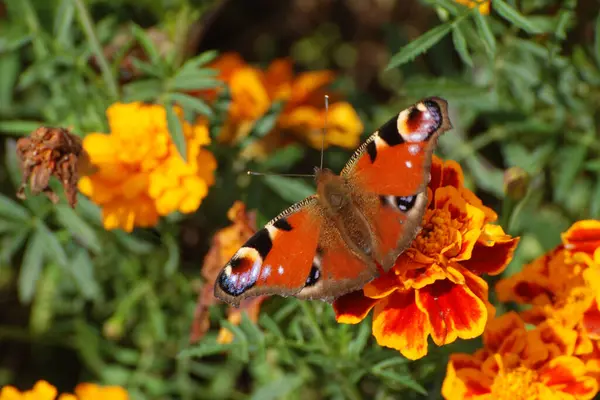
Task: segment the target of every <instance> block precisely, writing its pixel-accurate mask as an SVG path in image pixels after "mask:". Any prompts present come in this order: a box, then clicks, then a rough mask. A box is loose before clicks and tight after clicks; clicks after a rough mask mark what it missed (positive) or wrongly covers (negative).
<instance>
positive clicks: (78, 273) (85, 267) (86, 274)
mask: <svg viewBox="0 0 600 400" xmlns="http://www.w3.org/2000/svg"><path fill="white" fill-rule="evenodd" d="M69 270H70V271H71V275H72V276H73V278H74V279H75V282H76V283H77V286H78V287H79V290H80V291H81V294H82V295H83V297H84V298H86V299H88V300H94V299H97V298H98V296H99V294H100V287H99V286H98V284H97V283H96V280H95V278H94V264H93V263H92V260H91V259H90V256H89V255H88V253H87V251H85V250H84V249H78V250H77V251H76V253H75V256H74V257H73V259H72V260H71V263H70V265H69Z"/></svg>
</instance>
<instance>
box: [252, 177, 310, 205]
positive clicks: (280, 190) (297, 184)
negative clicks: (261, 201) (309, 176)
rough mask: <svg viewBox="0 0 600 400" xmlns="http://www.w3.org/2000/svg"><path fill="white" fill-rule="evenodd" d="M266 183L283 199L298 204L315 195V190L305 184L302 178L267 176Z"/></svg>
mask: <svg viewBox="0 0 600 400" xmlns="http://www.w3.org/2000/svg"><path fill="white" fill-rule="evenodd" d="M263 178H264V182H265V184H266V185H267V186H269V187H270V188H271V189H272V190H273V191H274V192H275V193H277V194H278V195H279V196H280V197H281V198H282V199H284V200H287V201H290V202H297V201H300V200H302V199H305V198H307V197H308V196H311V195H313V194H314V192H315V189H314V188H312V187H311V186H310V185H308V184H307V183H306V182H303V181H302V180H301V178H286V177H283V176H276V175H267V176H265V177H263Z"/></svg>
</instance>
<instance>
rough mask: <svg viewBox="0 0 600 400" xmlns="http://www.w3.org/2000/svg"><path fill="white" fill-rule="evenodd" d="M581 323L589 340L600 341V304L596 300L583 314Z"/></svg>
mask: <svg viewBox="0 0 600 400" xmlns="http://www.w3.org/2000/svg"><path fill="white" fill-rule="evenodd" d="M582 323H583V327H584V329H585V331H586V333H587V335H588V336H589V337H590V339H594V340H600V304H598V302H597V300H594V302H593V303H592V305H591V306H590V308H588V309H587V311H586V312H585V313H584V314H583V321H582Z"/></svg>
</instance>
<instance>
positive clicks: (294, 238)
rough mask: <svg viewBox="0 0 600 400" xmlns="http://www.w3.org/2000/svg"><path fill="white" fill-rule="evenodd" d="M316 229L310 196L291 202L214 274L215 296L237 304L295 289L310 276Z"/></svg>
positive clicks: (314, 205) (316, 218) (314, 202)
mask: <svg viewBox="0 0 600 400" xmlns="http://www.w3.org/2000/svg"><path fill="white" fill-rule="evenodd" d="M320 229H321V219H320V218H319V214H318V211H317V200H316V198H315V197H314V196H312V197H309V198H307V199H305V200H304V201H302V202H300V203H296V204H294V205H293V206H292V207H290V208H289V209H287V210H286V211H284V212H283V213H281V214H280V215H279V216H278V217H276V218H275V219H273V220H272V221H271V222H269V223H268V224H267V225H265V227H264V228H263V229H261V230H259V231H258V232H256V233H255V234H254V235H253V236H252V237H251V238H250V239H248V241H247V242H246V243H245V244H244V245H243V246H242V248H240V249H239V250H238V251H237V252H236V253H235V255H234V256H233V257H232V258H231V260H230V261H229V262H228V263H227V265H226V266H225V267H224V268H223V270H222V271H221V272H220V274H219V276H218V277H217V280H216V283H215V296H216V297H218V298H219V299H221V300H223V301H225V302H227V303H230V304H236V305H237V304H239V302H240V301H241V300H242V299H244V298H246V297H252V296H258V295H266V294H278V295H282V296H289V295H294V294H296V293H298V292H299V291H300V290H301V289H302V288H303V287H304V286H305V285H306V282H307V280H308V277H309V276H310V273H311V268H312V265H313V259H314V258H315V255H316V250H317V242H318V240H319V236H320Z"/></svg>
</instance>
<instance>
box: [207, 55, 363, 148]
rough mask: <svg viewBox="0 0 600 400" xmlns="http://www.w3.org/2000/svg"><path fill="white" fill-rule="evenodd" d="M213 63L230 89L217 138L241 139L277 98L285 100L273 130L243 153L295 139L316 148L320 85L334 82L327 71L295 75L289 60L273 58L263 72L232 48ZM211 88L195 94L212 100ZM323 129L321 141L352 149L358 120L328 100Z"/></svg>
mask: <svg viewBox="0 0 600 400" xmlns="http://www.w3.org/2000/svg"><path fill="white" fill-rule="evenodd" d="M212 67H213V68H215V69H217V70H219V78H220V79H222V80H223V81H225V82H226V83H227V84H228V85H229V88H230V92H231V105H230V108H229V116H228V119H227V121H226V122H225V124H224V125H223V127H222V129H221V132H220V133H219V141H221V142H223V143H228V144H233V143H238V142H240V141H241V140H243V139H244V138H246V137H247V135H248V134H249V132H250V131H251V130H252V129H253V128H254V125H255V123H256V122H257V121H258V120H259V119H260V118H261V117H262V116H263V115H264V114H265V113H266V112H267V110H268V109H269V108H270V107H271V106H272V105H273V103H274V102H276V101H282V102H284V103H285V105H284V108H283V110H282V112H281V114H280V115H279V118H278V120H277V121H276V123H275V125H274V128H273V129H272V131H270V132H268V133H267V134H266V136H265V137H263V138H262V139H260V140H258V141H257V142H255V143H254V144H253V145H252V146H251V147H250V148H249V149H248V150H247V151H245V152H244V154H245V155H246V156H248V157H261V156H264V155H266V154H268V153H269V152H270V151H272V150H273V149H275V148H278V147H281V146H284V145H286V144H288V143H290V142H292V141H293V139H294V138H295V139H299V140H302V141H306V142H307V143H308V144H309V145H311V146H313V147H315V148H320V147H321V134H322V129H323V126H324V119H325V110H324V107H323V102H324V95H325V93H326V92H325V90H324V88H325V86H327V85H328V84H330V83H331V82H332V81H333V79H334V74H333V73H332V72H330V71H314V72H306V73H302V74H299V75H298V76H294V73H293V71H292V63H291V61H290V60H288V59H278V60H275V61H273V62H272V63H271V64H270V65H269V67H268V68H267V69H266V70H265V71H263V70H260V69H258V68H254V67H251V66H249V65H247V64H246V63H245V62H243V60H242V59H241V58H240V57H239V56H238V55H236V54H233V53H225V54H223V55H222V56H221V57H220V58H219V59H217V60H216V61H215V62H214V63H213V65H212ZM215 93H216V92H214V91H213V92H203V93H200V94H199V95H201V96H204V97H205V98H207V99H209V100H212V99H214V98H215ZM327 128H328V129H327V134H326V138H325V146H329V145H336V146H340V147H345V148H348V149H353V148H355V147H356V146H357V145H358V143H359V140H360V134H361V132H362V130H363V125H362V123H361V121H360V119H359V118H358V115H357V114H356V111H355V110H354V108H353V107H352V106H351V105H350V104H348V103H346V102H343V101H335V100H332V105H331V108H330V111H329V115H328V127H327Z"/></svg>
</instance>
